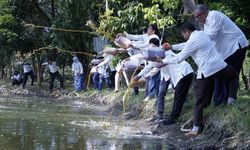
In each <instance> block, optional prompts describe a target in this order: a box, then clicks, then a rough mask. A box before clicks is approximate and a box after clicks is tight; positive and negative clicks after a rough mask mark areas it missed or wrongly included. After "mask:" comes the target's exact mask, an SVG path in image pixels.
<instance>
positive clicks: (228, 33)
mask: <svg viewBox="0 0 250 150" xmlns="http://www.w3.org/2000/svg"><path fill="white" fill-rule="evenodd" d="M204 32H206V33H207V34H208V35H209V37H210V39H211V40H212V41H213V44H214V46H215V48H216V49H217V50H218V52H219V53H220V54H221V56H222V58H223V59H224V60H225V59H226V58H228V57H229V56H231V55H232V54H233V53H234V52H235V51H236V50H237V49H239V44H240V46H241V48H244V47H247V46H248V45H249V43H248V40H247V39H246V36H245V35H244V33H243V32H242V31H241V30H240V28H239V27H238V26H237V25H236V24H235V23H234V22H233V21H232V20H231V19H230V18H229V17H227V16H226V15H224V14H223V13H221V12H219V11H209V13H208V15H207V18H206V21H205V24H204Z"/></svg>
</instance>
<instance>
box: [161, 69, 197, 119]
mask: <svg viewBox="0 0 250 150" xmlns="http://www.w3.org/2000/svg"><path fill="white" fill-rule="evenodd" d="M192 79H193V73H190V74H188V75H186V76H184V77H183V78H182V79H181V80H180V81H179V82H178V83H177V85H176V86H175V88H174V89H175V91H174V102H173V106H172V111H171V113H170V119H173V120H175V119H177V118H178V117H179V116H180V113H181V110H182V107H183V104H184V102H185V100H186V97H187V93H188V91H189V88H190V85H191V83H192ZM169 84H170V82H169V81H164V80H161V83H160V89H159V94H158V98H157V115H158V116H160V117H161V116H163V113H164V101H165V99H164V97H165V95H166V92H167V88H168V86H169Z"/></svg>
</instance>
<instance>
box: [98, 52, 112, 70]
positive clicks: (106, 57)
mask: <svg viewBox="0 0 250 150" xmlns="http://www.w3.org/2000/svg"><path fill="white" fill-rule="evenodd" d="M103 56H104V61H102V62H101V63H100V64H98V65H97V67H102V66H104V67H105V68H106V69H108V67H110V69H111V70H113V69H112V65H111V60H112V58H113V57H114V55H112V54H106V53H104V55H103Z"/></svg>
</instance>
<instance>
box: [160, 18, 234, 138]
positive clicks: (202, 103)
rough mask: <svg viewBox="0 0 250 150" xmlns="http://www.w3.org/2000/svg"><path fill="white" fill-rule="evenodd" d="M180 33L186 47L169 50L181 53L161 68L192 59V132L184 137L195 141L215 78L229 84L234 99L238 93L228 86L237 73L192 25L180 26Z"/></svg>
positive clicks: (202, 125) (165, 62)
mask: <svg viewBox="0 0 250 150" xmlns="http://www.w3.org/2000/svg"><path fill="white" fill-rule="evenodd" d="M181 32H182V36H183V37H184V39H185V40H187V41H186V43H184V44H179V45H172V46H170V47H171V48H172V49H173V50H176V49H177V48H178V50H181V52H180V53H178V54H176V55H172V56H171V57H166V58H165V59H163V60H162V62H163V63H164V64H178V63H180V62H182V61H183V60H185V59H186V58H188V57H189V56H191V57H192V58H193V60H194V61H195V63H196V64H197V66H198V71H197V80H196V83H195V98H196V103H195V107H194V126H193V129H192V131H190V132H188V133H186V134H185V135H186V136H188V137H195V136H197V135H198V134H200V133H201V132H202V130H203V127H204V122H203V109H204V108H205V107H207V106H208V105H209V104H210V102H211V98H212V96H213V91H214V82H213V81H214V78H224V79H228V80H229V82H230V91H229V94H230V96H235V94H236V93H237V92H236V90H235V89H234V87H233V85H232V84H231V82H232V81H233V80H234V79H235V78H237V71H236V69H235V68H234V67H232V66H230V65H227V64H226V63H225V62H224V60H223V59H222V58H221V55H220V54H219V53H218V51H217V50H216V49H215V48H214V46H213V44H212V41H211V40H210V38H209V36H208V35H207V34H206V33H205V32H203V31H197V30H196V29H195V27H194V25H193V24H191V23H185V24H183V25H182V28H181Z"/></svg>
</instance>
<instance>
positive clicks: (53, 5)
mask: <svg viewBox="0 0 250 150" xmlns="http://www.w3.org/2000/svg"><path fill="white" fill-rule="evenodd" d="M51 16H52V20H53V19H54V18H55V16H56V15H55V0H51Z"/></svg>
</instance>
